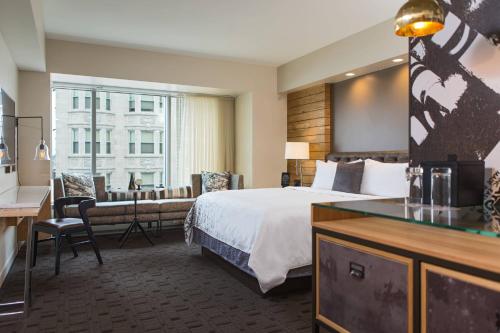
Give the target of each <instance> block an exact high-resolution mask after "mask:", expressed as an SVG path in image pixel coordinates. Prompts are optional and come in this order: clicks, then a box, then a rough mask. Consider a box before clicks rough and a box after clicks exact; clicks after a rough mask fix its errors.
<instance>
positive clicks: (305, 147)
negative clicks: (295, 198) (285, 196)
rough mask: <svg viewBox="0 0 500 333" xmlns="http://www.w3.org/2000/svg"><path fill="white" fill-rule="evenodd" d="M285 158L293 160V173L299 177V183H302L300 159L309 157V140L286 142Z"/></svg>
mask: <svg viewBox="0 0 500 333" xmlns="http://www.w3.org/2000/svg"><path fill="white" fill-rule="evenodd" d="M285 159H287V160H295V173H296V174H297V175H298V176H299V177H300V185H302V163H301V160H308V159H309V142H287V143H286V145H285Z"/></svg>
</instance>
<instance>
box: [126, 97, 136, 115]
mask: <svg viewBox="0 0 500 333" xmlns="http://www.w3.org/2000/svg"><path fill="white" fill-rule="evenodd" d="M128 111H129V112H135V96H134V95H132V94H130V95H129V96H128Z"/></svg>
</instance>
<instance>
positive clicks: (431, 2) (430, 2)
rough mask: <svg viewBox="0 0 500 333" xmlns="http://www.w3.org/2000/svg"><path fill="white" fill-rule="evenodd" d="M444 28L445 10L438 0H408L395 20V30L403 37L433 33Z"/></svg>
mask: <svg viewBox="0 0 500 333" xmlns="http://www.w3.org/2000/svg"><path fill="white" fill-rule="evenodd" d="M443 28H444V12H443V8H441V6H440V5H439V4H438V3H437V2H436V0H408V2H407V3H405V4H404V5H403V7H401V8H400V9H399V11H398V13H397V15H396V19H395V22H394V32H395V33H396V35H398V36H401V37H422V36H427V35H433V34H435V33H436V32H438V31H439V30H441V29H443Z"/></svg>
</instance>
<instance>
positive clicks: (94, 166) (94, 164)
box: [90, 89, 97, 175]
mask: <svg viewBox="0 0 500 333" xmlns="http://www.w3.org/2000/svg"><path fill="white" fill-rule="evenodd" d="M96 97H97V94H96V90H95V89H92V114H91V117H90V118H91V120H90V121H91V126H90V132H91V147H92V148H91V149H90V152H91V161H92V162H91V165H92V174H93V175H95V174H97V161H96V159H97V158H96V157H97V152H96V146H97V145H96V139H97V135H96V132H97V131H96V126H97V104H96Z"/></svg>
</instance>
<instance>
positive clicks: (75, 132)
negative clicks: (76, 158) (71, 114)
mask: <svg viewBox="0 0 500 333" xmlns="http://www.w3.org/2000/svg"><path fill="white" fill-rule="evenodd" d="M79 135H80V129H79V128H78V127H73V128H71V154H73V155H78V154H79V153H80V137H79ZM75 148H76V149H75Z"/></svg>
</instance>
